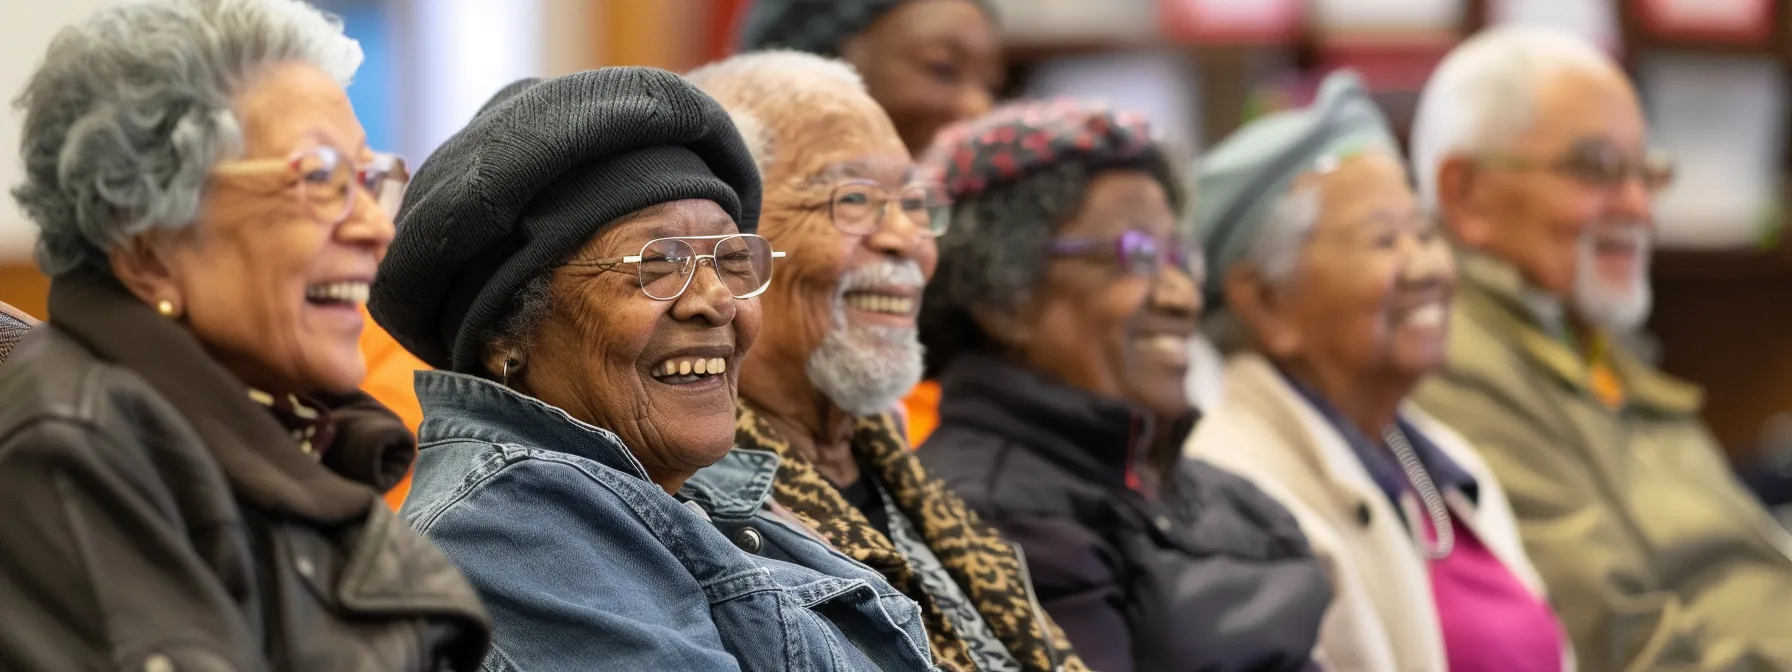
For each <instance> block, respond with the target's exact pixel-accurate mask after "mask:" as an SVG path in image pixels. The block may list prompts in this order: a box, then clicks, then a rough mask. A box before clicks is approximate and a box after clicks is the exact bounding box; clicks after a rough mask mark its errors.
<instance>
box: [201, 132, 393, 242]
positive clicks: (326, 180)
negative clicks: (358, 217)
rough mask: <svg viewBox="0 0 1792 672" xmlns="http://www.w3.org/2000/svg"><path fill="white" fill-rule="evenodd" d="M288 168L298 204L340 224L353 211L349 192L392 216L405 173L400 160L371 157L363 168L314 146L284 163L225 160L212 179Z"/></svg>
mask: <svg viewBox="0 0 1792 672" xmlns="http://www.w3.org/2000/svg"><path fill="white" fill-rule="evenodd" d="M284 170H290V171H292V172H293V174H294V175H295V176H296V178H295V179H296V181H297V183H298V187H299V203H300V204H301V205H303V206H304V207H306V208H307V209H308V210H309V211H310V212H311V215H312V216H313V217H315V218H316V219H317V220H318V221H320V222H322V223H324V224H340V223H342V221H343V220H345V219H348V215H349V213H350V212H353V211H354V209H355V189H356V188H357V185H358V186H359V188H360V189H361V190H362V191H365V192H367V193H368V194H369V195H371V196H373V198H374V200H375V201H376V202H378V203H379V204H380V207H382V208H384V209H385V211H386V212H387V213H388V214H395V213H397V212H398V204H399V201H400V200H401V199H402V198H403V197H404V188H405V186H406V185H408V184H410V182H411V172H410V170H409V169H407V168H406V166H405V162H404V159H403V158H400V157H398V156H396V155H393V154H380V153H375V154H374V155H373V160H372V161H370V162H368V163H367V164H366V165H361V166H357V165H354V164H353V163H352V162H351V161H350V160H349V159H348V157H347V156H345V155H343V153H342V152H341V151H338V150H337V149H336V148H334V147H330V146H328V145H320V146H317V147H312V148H309V149H301V150H299V151H297V152H293V153H292V156H289V157H287V158H285V159H248V160H243V161H226V162H223V163H220V164H218V165H217V166H215V167H213V168H212V172H213V173H215V174H218V175H251V174H256V173H271V172H280V171H284Z"/></svg>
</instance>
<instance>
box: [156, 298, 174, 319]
mask: <svg viewBox="0 0 1792 672" xmlns="http://www.w3.org/2000/svg"><path fill="white" fill-rule="evenodd" d="M156 312H157V313H161V314H162V317H166V318H169V319H174V302H173V301H169V300H167V299H162V300H161V301H158V302H156Z"/></svg>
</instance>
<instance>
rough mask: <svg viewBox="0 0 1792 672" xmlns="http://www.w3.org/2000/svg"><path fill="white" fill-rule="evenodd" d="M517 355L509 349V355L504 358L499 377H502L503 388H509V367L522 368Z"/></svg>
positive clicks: (520, 360)
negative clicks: (502, 368) (502, 369)
mask: <svg viewBox="0 0 1792 672" xmlns="http://www.w3.org/2000/svg"><path fill="white" fill-rule="evenodd" d="M517 355H518V352H517V350H516V349H515V348H511V350H510V354H508V355H505V356H504V371H503V373H502V374H501V375H502V376H503V385H504V386H505V387H510V367H513V366H514V367H517V368H519V369H520V368H522V365H523V361H522V359H521V358H519V357H518V356H517Z"/></svg>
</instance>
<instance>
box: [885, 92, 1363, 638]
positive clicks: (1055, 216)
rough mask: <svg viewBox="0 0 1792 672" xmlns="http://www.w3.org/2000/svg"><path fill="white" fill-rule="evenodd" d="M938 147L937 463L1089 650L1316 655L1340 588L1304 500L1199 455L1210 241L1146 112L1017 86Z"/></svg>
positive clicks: (929, 328) (932, 452)
mask: <svg viewBox="0 0 1792 672" xmlns="http://www.w3.org/2000/svg"><path fill="white" fill-rule="evenodd" d="M926 163H927V165H928V166H929V167H930V168H931V169H933V170H934V171H936V172H937V173H939V174H940V176H941V179H942V181H943V182H944V184H945V185H946V189H947V191H948V192H950V193H951V195H952V200H953V205H952V225H951V227H950V228H949V229H948V230H947V233H946V235H945V236H944V237H943V238H941V239H940V241H939V244H940V262H939V263H940V265H939V270H938V272H937V273H936V274H935V275H934V279H933V281H932V282H931V283H929V284H928V287H927V292H926V295H925V297H924V299H923V301H922V307H921V311H922V312H921V339H922V342H923V343H924V344H925V345H926V346H927V356H928V360H929V361H928V365H929V368H930V369H932V370H933V371H934V373H935V375H937V376H938V377H939V380H940V385H941V395H942V396H941V401H940V425H939V428H938V429H937V430H936V431H935V432H934V433H933V435H932V436H931V438H929V439H928V440H927V442H926V443H925V444H923V445H922V446H921V449H920V456H921V460H922V462H923V463H925V464H926V465H927V467H928V468H929V469H931V470H932V471H933V472H934V473H935V474H938V475H939V477H940V478H942V479H944V480H945V481H946V482H947V483H949V484H951V485H952V486H953V487H954V488H955V489H956V490H957V491H958V492H959V494H960V495H961V496H962V497H964V499H965V501H966V502H967V503H969V504H970V505H971V506H972V507H973V508H975V509H976V510H977V511H978V513H979V514H981V515H982V516H983V517H984V518H985V519H986V520H988V521H989V522H990V523H991V524H993V525H995V526H996V527H997V528H998V529H1000V530H1001V531H1002V532H1003V534H1004V535H1005V536H1007V537H1008V538H1009V539H1011V540H1013V541H1015V542H1017V543H1019V544H1020V545H1021V547H1022V548H1024V549H1025V550H1026V557H1027V563H1028V566H1029V568H1030V569H1031V571H1032V576H1033V581H1034V582H1035V584H1036V585H1037V586H1038V592H1039V598H1040V601H1041V602H1043V603H1044V606H1045V609H1046V611H1048V612H1050V613H1051V616H1052V618H1053V619H1055V620H1056V621H1057V622H1058V624H1059V625H1061V626H1062V627H1063V628H1064V631H1065V632H1066V633H1067V634H1069V636H1070V639H1071V642H1072V643H1073V644H1074V645H1075V646H1076V649H1077V651H1078V652H1080V653H1081V654H1082V656H1083V658H1084V659H1085V660H1087V661H1088V663H1089V665H1090V667H1091V668H1094V669H1098V670H1104V671H1107V672H1124V671H1126V670H1169V671H1180V670H1302V669H1306V668H1308V667H1309V666H1311V665H1312V661H1311V651H1312V648H1313V644H1314V642H1315V640H1316V639H1317V637H1318V631H1319V623H1320V619H1321V617H1322V616H1323V615H1324V613H1325V610H1326V607H1327V605H1328V604H1329V603H1330V597H1331V589H1330V586H1329V584H1328V583H1327V581H1326V578H1325V575H1324V572H1323V570H1322V568H1321V567H1320V564H1319V562H1318V560H1316V559H1315V558H1314V557H1313V554H1312V553H1311V552H1310V551H1309V550H1308V548H1307V544H1306V541H1305V539H1304V538H1303V537H1302V536H1301V533H1300V529H1299V527H1298V526H1297V525H1296V524H1295V521H1294V518H1293V517H1292V516H1290V515H1289V514H1288V512H1287V511H1286V510H1284V509H1283V508H1282V507H1281V506H1279V505H1278V504H1276V503H1275V502H1274V501H1273V500H1272V499H1270V498H1269V497H1268V496H1266V495H1265V494H1263V493H1262V492H1260V491H1259V490H1257V488H1255V487H1253V486H1252V485H1250V484H1249V483H1248V482H1246V481H1244V480H1243V479H1241V478H1239V477H1237V476H1234V475H1232V474H1230V473H1227V472H1224V471H1221V470H1219V469H1217V468H1214V467H1212V466H1210V465H1207V464H1205V463H1201V462H1195V461H1192V460H1185V459H1182V458H1181V449H1182V444H1183V441H1184V439H1185V438H1186V437H1187V436H1188V433H1189V431H1190V429H1191V428H1192V427H1193V425H1194V421H1195V413H1194V411H1193V410H1192V409H1191V408H1190V406H1189V402H1188V399H1187V397H1186V395H1185V393H1184V385H1183V380H1184V376H1185V375H1186V374H1187V371H1188V359H1187V357H1188V355H1187V352H1188V349H1187V342H1188V339H1189V338H1190V337H1192V336H1193V335H1194V334H1195V329H1196V324H1197V319H1198V317H1199V314H1200V307H1201V303H1200V293H1199V290H1198V288H1197V283H1198V282H1199V281H1200V277H1201V269H1200V266H1199V260H1200V256H1199V253H1198V251H1197V250H1196V249H1195V247H1194V245H1193V244H1192V242H1193V241H1192V240H1191V236H1190V235H1189V233H1188V232H1186V231H1183V230H1182V227H1181V226H1179V225H1178V222H1179V220H1180V218H1179V216H1178V211H1179V210H1180V209H1181V208H1182V207H1183V204H1184V202H1185V199H1186V197H1185V195H1184V185H1183V183H1182V182H1181V180H1180V178H1179V177H1178V176H1177V174H1176V172H1175V171H1174V170H1172V168H1171V165H1172V164H1171V159H1170V158H1169V157H1167V156H1166V151H1165V149H1164V147H1162V146H1161V145H1160V144H1159V143H1158V142H1157V141H1156V140H1154V139H1153V138H1152V137H1151V134H1150V129H1149V128H1148V126H1147V125H1146V123H1145V121H1144V120H1143V119H1142V118H1140V117H1139V116H1138V115H1135V114H1131V113H1127V112H1116V111H1113V110H1109V109H1107V108H1104V107H1101V106H1096V105H1090V104H1084V103H1079V102H1076V101H1053V102H1041V103H1025V104H1019V105H1015V106H1010V107H1007V108H1003V109H1001V110H997V111H996V112H994V113H992V114H990V115H989V116H987V117H985V118H983V119H980V120H978V121H976V122H972V123H970V124H965V125H961V126H955V127H952V128H949V129H947V130H946V131H945V132H943V133H942V134H941V136H940V140H939V142H938V143H937V144H936V145H935V146H934V148H933V150H932V152H931V153H930V154H929V156H928V157H927V160H926Z"/></svg>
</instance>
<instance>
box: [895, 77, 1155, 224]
mask: <svg viewBox="0 0 1792 672" xmlns="http://www.w3.org/2000/svg"><path fill="white" fill-rule="evenodd" d="M1164 160H1166V158H1165V157H1164V156H1163V146H1162V145H1161V144H1160V142H1159V139H1158V138H1157V137H1156V136H1155V135H1154V134H1153V132H1152V129H1151V124H1150V123H1149V122H1147V121H1146V120H1145V117H1144V116H1143V115H1141V114H1138V113H1136V112H1130V111H1126V110H1118V109H1115V108H1113V107H1110V106H1108V105H1105V104H1101V103H1097V102H1092V101H1086V100H1078V99H1074V98H1059V99H1053V100H1043V101H1025V102H1019V103H1010V104H1008V105H1004V106H1002V107H1000V108H997V109H996V110H995V111H992V112H990V113H989V114H986V115H984V116H982V117H979V118H977V119H974V120H971V121H966V122H961V123H958V124H953V125H952V126H948V127H947V128H946V129H945V130H942V131H940V133H939V135H938V136H936V137H935V138H934V141H933V145H932V147H931V148H929V149H928V151H927V154H926V156H925V157H924V159H923V161H922V164H923V166H924V168H925V169H926V170H927V171H928V172H929V174H930V177H931V178H932V179H934V180H935V181H937V182H938V183H939V184H941V185H942V186H943V187H944V188H945V190H946V192H947V194H948V195H949V196H951V198H952V200H953V201H960V200H963V199H965V198H966V197H968V196H973V195H975V194H977V193H980V192H983V191H985V190H987V189H990V188H992V187H996V186H1000V185H1004V184H1013V183H1015V182H1019V181H1021V180H1024V179H1026V178H1027V177H1028V176H1029V175H1032V174H1033V173H1035V172H1038V171H1040V170H1041V169H1043V168H1046V167H1050V166H1054V165H1059V164H1062V163H1063V162H1066V161H1075V162H1080V163H1086V164H1090V165H1095V166H1101V165H1108V164H1118V163H1132V162H1153V161H1164Z"/></svg>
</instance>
